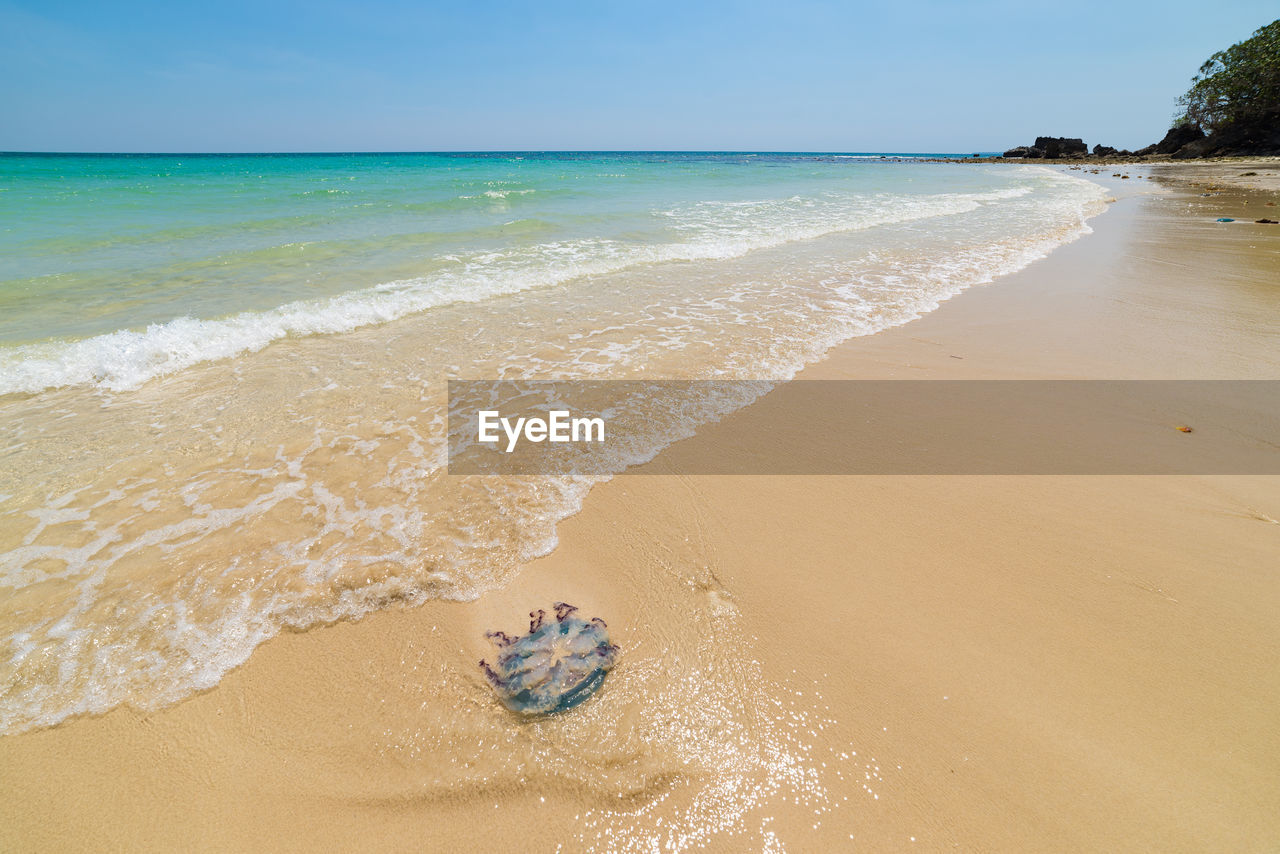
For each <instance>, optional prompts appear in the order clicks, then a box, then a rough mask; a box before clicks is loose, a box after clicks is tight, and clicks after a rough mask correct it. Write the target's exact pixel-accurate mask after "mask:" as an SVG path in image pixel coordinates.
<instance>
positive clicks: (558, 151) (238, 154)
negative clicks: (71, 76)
mask: <svg viewBox="0 0 1280 854" xmlns="http://www.w3.org/2000/svg"><path fill="white" fill-rule="evenodd" d="M965 151H967V152H971V153H973V154H999V153H1000V152H999V151H995V150H991V151H973V149H962V150H956V151H839V150H834V149H832V150H825V151H824V150H818V149H813V150H804V149H763V148H475V149H463V148H456V149H454V148H431V149H421V150H413V149H394V150H385V151H384V150H378V149H361V150H333V151H283V150H281V151H70V150H68V151H23V150H18V149H14V150H0V156H13V155H21V156H28V157H29V156H40V157H243V156H250V157H259V156H290V155H293V156H297V155H350V154H380V155H390V154H395V155H400V154H827V155H846V156H895V155H896V156H903V155H909V156H929V155H938V154H946V155H952V154H962V152H965ZM965 156H968V155H965Z"/></svg>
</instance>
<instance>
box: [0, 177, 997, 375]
mask: <svg viewBox="0 0 1280 854" xmlns="http://www.w3.org/2000/svg"><path fill="white" fill-rule="evenodd" d="M880 157H881V156H880V155H787V154H719V155H717V154H675V153H637V154H610V153H602V154H535V153H529V154H385V155H384V154H350V155H346V154H336V155H245V156H240V155H181V156H178V155H111V156H99V155H85V156H78V155H65V156H64V155H58V156H49V155H4V156H0V223H3V227H2V228H0V259H3V260H2V261H0V347H5V348H7V350H6V352H7V354H8V364H10V365H12V364H14V363H15V361H21V360H22V359H25V358H29V357H37V356H39V357H50V356H52V357H53V358H55V359H57V360H59V361H61V362H63V363H64V368H63V369H62V370H56V369H53V368H48V369H44V370H40V371H37V372H36V374H37V375H33V376H27V377H26V378H25V379H24V380H23V381H22V382H21V383H19V384H17V386H16V387H15V385H14V383H12V382H11V383H10V384H9V385H8V386H7V387H6V386H5V385H4V384H3V383H0V391H4V390H27V391H34V390H37V386H47V385H63V384H67V383H80V382H91V381H106V382H108V383H114V384H115V385H117V386H120V385H133V384H136V383H137V382H139V381H141V380H143V379H145V378H146V377H148V376H150V375H151V373H149V372H147V371H141V372H137V373H136V374H135V373H131V372H129V371H128V369H127V367H124V366H121V365H120V364H119V357H120V353H118V352H109V351H112V350H113V345H118V346H115V347H114V349H115V350H118V349H119V347H120V346H126V343H127V346H128V347H129V348H130V349H131V350H137V348H138V347H142V348H143V349H148V344H147V342H139V341H137V340H134V339H133V338H132V337H131V338H130V339H129V340H128V341H127V342H125V341H115V342H106V341H101V342H99V344H101V345H102V346H101V347H97V348H96V349H97V352H96V353H92V354H91V353H89V352H87V348H85V347H81V348H79V349H78V350H77V351H74V352H71V351H67V350H65V349H58V348H57V347H56V346H55V347H50V346H45V347H43V348H41V349H36V350H33V349H31V348H27V349H24V350H22V351H15V350H14V348H15V347H18V346H21V345H31V344H36V343H40V342H43V343H45V344H46V345H48V344H50V343H55V344H56V343H57V342H68V341H75V340H84V339H92V338H94V337H95V336H104V335H108V334H109V333H112V332H117V331H121V330H129V331H133V332H139V333H141V332H144V331H145V330H146V329H147V328H148V327H153V328H155V327H160V326H162V325H164V324H166V323H170V322H172V321H174V320H175V319H178V318H191V319H195V320H201V321H203V320H213V319H218V318H228V317H233V316H236V315H239V314H242V313H244V312H267V311H271V310H273V309H278V308H280V307H281V306H287V305H296V304H299V303H301V304H306V310H305V311H304V312H303V314H305V315H307V316H305V317H304V316H301V315H298V316H294V317H292V318H290V319H289V320H288V321H286V322H284V323H283V324H280V325H278V328H275V329H272V330H270V331H266V330H258V332H257V334H248V332H247V330H241V333H242V334H240V335H239V336H237V340H236V341H229V340H224V339H223V336H220V335H215V336H213V337H214V338H217V339H219V340H218V341H217V342H216V343H213V342H210V343H209V348H208V352H207V355H208V356H209V357H211V358H217V357H223V356H227V355H233V354H234V353H236V352H240V351H243V350H246V349H250V350H251V349H256V348H258V347H261V346H263V345H264V344H265V343H266V342H267V341H268V340H273V339H274V338H276V337H280V336H283V335H291V334H292V335H298V334H308V333H311V332H317V331H343V330H346V329H349V328H354V327H357V326H361V325H367V324H368V323H371V322H377V321H380V320H386V319H388V318H391V317H396V316H402V315H403V314H405V313H410V312H413V311H417V310H422V309H425V308H429V307H431V306H433V305H437V304H441V303H444V302H450V301H454V300H456V299H470V298H475V299H479V298H483V297H484V296H485V295H489V294H498V293H508V292H511V291H518V290H522V289H525V288H528V287H537V286H543V285H548V284H554V283H556V282H561V281H564V280H566V279H569V278H573V277H574V276H577V275H580V274H583V273H598V272H601V271H603V270H606V269H615V268H619V267H626V266H629V265H632V264H636V263H646V262H649V261H655V260H669V259H676V258H682V257H683V258H689V259H695V260H696V259H702V258H712V257H721V256H729V255H733V254H737V253H740V252H743V251H749V250H750V249H753V248H760V247H765V246H772V245H776V244H778V243H781V242H786V241H792V240H797V239H805V238H811V237H814V236H818V235H820V234H822V233H826V232H829V231H839V230H841V229H852V228H858V227H862V226H864V225H866V224H867V223H869V222H871V221H872V220H874V219H876V218H877V216H878V215H879V213H881V211H878V210H877V208H878V206H881V205H894V204H898V205H901V204H903V203H909V202H911V201H912V200H913V199H914V200H917V201H918V200H921V199H925V198H928V197H937V196H939V195H942V194H963V193H981V192H983V191H986V190H990V189H992V187H993V186H996V187H1008V186H1012V185H1013V184H1014V183H1015V182H1011V181H1007V180H993V175H992V174H991V173H990V172H989V171H983V170H961V169H945V168H940V167H939V166H937V165H932V164H929V165H921V164H912V163H902V162H882V161H881V159H880ZM379 288H380V289H382V291H381V292H380V293H379V292H377V291H374V290H371V289H379ZM359 292H366V296H367V297H368V299H365V300H361V303H362V304H361V305H359V306H352V305H345V306H343V307H342V308H341V309H340V310H339V311H338V312H337V313H336V314H335V313H334V312H333V311H331V310H328V309H330V308H331V306H327V305H326V304H325V303H324V300H326V299H330V298H333V297H335V296H337V295H340V294H354V293H359ZM155 334H156V335H159V334H160V331H159V330H156V331H155ZM169 337H170V338H172V336H169ZM165 346H167V347H169V348H170V349H171V348H172V343H171V342H170V344H167V345H165ZM151 349H154V348H151ZM199 356H200V354H198V353H195V352H188V353H187V354H186V355H185V356H184V357H183V358H181V359H177V360H171V361H174V364H173V365H170V367H181V366H182V365H185V364H186V363H188V362H190V361H191V360H192V359H197V360H198V358H199ZM139 358H143V357H141V356H140V357H139ZM145 358H146V359H148V360H149V363H150V362H154V360H155V359H156V358H157V356H156V354H155V353H153V352H149V355H147V356H146V357H145ZM73 362H74V363H75V366H73V365H72V363H73ZM108 362H110V363H111V364H112V365H114V368H109V367H107V363H108ZM178 363H181V364H178ZM4 364H5V363H4V362H0V369H2V368H3V367H4ZM113 370H114V371H115V373H114V374H113V373H112V371H113Z"/></svg>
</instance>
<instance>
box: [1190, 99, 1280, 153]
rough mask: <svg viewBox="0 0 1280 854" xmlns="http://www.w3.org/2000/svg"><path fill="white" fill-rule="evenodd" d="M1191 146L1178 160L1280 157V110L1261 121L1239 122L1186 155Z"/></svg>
mask: <svg viewBox="0 0 1280 854" xmlns="http://www.w3.org/2000/svg"><path fill="white" fill-rule="evenodd" d="M1187 147H1189V146H1184V147H1183V148H1180V149H1178V152H1177V153H1176V154H1174V157H1178V158H1182V157H1184V156H1185V157H1227V156H1233V155H1235V156H1245V157H1257V156H1266V155H1273V154H1280V109H1277V110H1273V111H1272V112H1271V113H1270V114H1269V115H1267V116H1264V117H1263V118H1261V119H1258V120H1257V121H1251V122H1236V123H1234V124H1230V125H1227V126H1226V127H1224V128H1221V129H1219V130H1216V131H1214V132H1213V133H1212V134H1210V135H1209V137H1208V138H1207V139H1206V140H1205V141H1204V145H1203V146H1198V147H1197V148H1195V149H1192V151H1198V152H1200V153H1192V152H1191V151H1188V153H1187V154H1185V155H1184V154H1183V153H1182V152H1183V150H1184V149H1186V148H1187Z"/></svg>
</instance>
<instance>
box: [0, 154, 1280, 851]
mask: <svg viewBox="0 0 1280 854" xmlns="http://www.w3.org/2000/svg"><path fill="white" fill-rule="evenodd" d="M957 168H963V167H957ZM1180 168H1181V167H1180V166H1175V165H1170V166H1160V167H1151V168H1150V169H1148V170H1147V173H1144V174H1152V175H1163V176H1164V177H1163V178H1161V179H1159V180H1152V179H1151V178H1144V179H1142V180H1131V181H1128V182H1125V183H1124V185H1120V182H1119V181H1116V182H1115V184H1116V185H1117V187H1118V188H1120V189H1122V190H1123V191H1124V192H1123V193H1122V192H1119V191H1118V198H1119V201H1117V202H1116V203H1115V204H1114V205H1113V206H1112V207H1111V209H1110V210H1109V211H1108V212H1107V213H1105V214H1103V215H1102V216H1100V217H1098V218H1097V219H1095V220H1094V221H1093V223H1092V224H1093V227H1094V229H1095V233H1094V234H1092V235H1090V236H1087V237H1085V238H1083V239H1081V240H1079V241H1077V242H1076V243H1073V244H1071V245H1069V246H1067V247H1065V248H1063V249H1060V250H1059V251H1057V252H1056V253H1054V254H1053V255H1052V256H1051V257H1050V258H1048V259H1046V260H1045V261H1042V262H1039V263H1036V264H1034V265H1032V266H1031V267H1030V268H1028V269H1027V270H1025V271H1023V272H1022V273H1019V274H1016V275H1014V276H1011V277H1008V278H1006V279H1002V280H1000V281H999V282H997V283H996V284H994V285H991V286H989V287H985V288H980V289H975V290H972V291H969V292H967V293H965V294H963V295H961V296H960V297H957V298H956V299H954V300H953V301H951V302H950V303H948V304H947V305H945V306H943V307H942V308H941V309H940V310H939V311H937V312H935V313H933V314H931V315H929V316H927V317H924V318H922V319H920V320H918V321H916V322H914V323H911V324H909V325H907V326H905V327H901V328H899V329H896V330H891V331H888V332H885V333H881V334H879V335H875V336H873V337H870V338H865V339H859V340H855V341H852V342H850V343H848V344H846V345H844V346H842V347H840V348H838V349H837V350H836V351H834V352H833V353H832V354H831V355H830V357H829V358H828V359H827V360H826V361H824V362H822V363H820V364H818V365H815V366H813V367H812V368H811V369H809V370H808V371H806V372H805V374H804V376H805V377H806V378H954V379H964V378H1006V377H1010V378H1011V377H1017V378H1186V377H1199V378H1271V379H1275V378H1280V346H1277V341H1280V226H1265V225H1254V224H1253V223H1252V222H1251V221H1250V222H1248V223H1239V224H1231V225H1219V224H1217V223H1214V222H1213V219H1214V218H1215V217H1217V216H1221V215H1227V216H1235V217H1237V218H1238V219H1246V218H1247V219H1249V220H1252V219H1254V218H1257V217H1261V216H1264V215H1266V213H1269V212H1274V211H1276V210H1277V209H1276V208H1270V207H1265V202H1266V201H1268V200H1270V201H1280V196H1277V195H1275V194H1274V192H1273V193H1272V194H1270V195H1266V194H1265V193H1263V192H1261V191H1256V190H1255V191H1252V192H1249V193H1246V192H1244V191H1231V192H1223V193H1221V194H1219V195H1215V196H1207V197H1206V196H1199V195H1197V194H1196V193H1197V191H1198V190H1197V189H1192V190H1187V189H1186V188H1185V187H1181V188H1180V186H1179V184H1178V182H1177V181H1176V180H1174V177H1173V176H1176V174H1177V172H1176V170H1178V169H1180ZM1224 168H1226V169H1229V170H1230V169H1234V168H1235V165H1234V164H1229V165H1227V166H1225V167H1224ZM1237 171H1244V170H1237ZM1276 171H1280V170H1276ZM1202 179H1206V180H1214V178H1213V176H1212V175H1210V176H1207V177H1206V176H1202V175H1197V177H1196V179H1195V180H1197V181H1201V180H1202ZM1219 183H1221V184H1224V185H1225V181H1219ZM1148 184H1151V185H1153V186H1158V187H1159V188H1160V192H1157V193H1154V194H1147V193H1145V192H1144V191H1145V190H1146V189H1148V187H1147V185H1148ZM1130 185H1142V186H1140V187H1139V186H1130ZM1126 193H1127V195H1126ZM1255 214H1256V216H1255ZM1271 218H1280V217H1276V216H1272V217H1271ZM768 409H769V398H767V397H766V398H765V399H764V400H762V401H761V402H760V403H758V404H756V405H755V406H753V407H750V408H748V409H747V410H744V411H743V412H741V413H738V414H737V415H735V416H732V417H730V418H727V419H725V421H724V422H722V423H721V424H719V425H714V426H712V427H710V428H708V429H706V430H704V431H702V432H700V433H699V435H698V436H697V437H695V438H694V439H692V440H689V443H699V442H709V443H714V442H722V441H742V440H743V439H742V437H743V436H753V435H754V436H759V435H761V434H760V431H759V430H758V429H757V428H758V427H760V425H761V424H763V425H764V426H765V427H766V428H767V424H768ZM992 417H997V414H995V413H993V414H992ZM833 426H835V425H833ZM764 432H766V433H767V429H766V430H765V431H764ZM669 465H670V463H669V460H668V459H667V457H664V456H660V457H659V458H658V459H656V460H655V461H653V462H652V463H650V464H649V465H648V466H646V467H645V469H646V470H647V471H649V472H651V473H654V474H657V475H662V473H663V472H664V471H669V470H670V469H669ZM1277 520H1280V478H1276V477H1248V476H1236V477H1222V476H1216V477H1215V476H1205V477H1189V476H1188V477H1181V476H1179V477H1118V476H1104V477H1075V478H1071V477H1048V476H1040V477H956V476H950V477H945V476H917V477H905V476H880V477H837V476H825V477H824V476H812V477H785V476H772V477H770V476H760V477H747V476H739V477H690V476H684V475H679V474H666V475H665V476H649V477H644V476H626V477H619V478H616V479H615V480H613V481H611V482H609V483H607V484H604V485H602V486H600V487H597V488H596V489H595V490H594V491H593V492H592V494H591V496H590V498H589V499H588V501H587V504H586V507H585V509H584V511H583V512H582V513H580V514H579V515H578V516H576V517H574V518H572V519H570V520H568V521H566V522H565V523H563V524H562V525H561V529H560V535H561V543H560V546H559V548H558V549H557V550H556V551H555V552H553V553H552V554H551V555H549V556H547V557H546V558H543V559H541V560H538V561H535V562H534V563H532V564H530V565H529V566H527V567H525V568H524V570H523V571H522V572H521V573H520V575H519V577H518V578H517V580H516V581H515V582H514V583H513V584H511V585H510V586H509V587H508V588H506V589H504V590H502V591H499V592H497V593H495V594H492V595H489V596H486V597H485V598H483V599H482V600H480V601H479V602H475V603H466V604H449V603H433V604H429V605H427V606H424V607H421V608H417V609H413V610H395V609H393V610H389V611H386V612H383V613H380V614H378V615H376V616H374V617H371V618H368V619H366V620H364V621H362V622H360V623H354V624H353V623H344V624H339V625H335V626H332V627H329V628H325V629H320V630H313V631H310V632H306V633H303V634H286V635H284V636H281V637H279V638H277V639H275V640H273V641H271V642H269V643H267V644H265V645H264V646H263V647H262V648H260V649H259V650H258V652H257V653H256V654H255V655H254V657H253V658H252V659H251V660H250V661H249V663H248V664H247V665H245V666H244V667H242V668H240V669H239V670H237V671H236V672H234V673H232V674H231V675H229V676H228V677H227V678H226V679H224V681H223V682H222V683H221V684H220V685H219V686H218V687H217V688H215V689H213V690H211V691H209V692H206V693H204V694H202V695H199V696H197V697H194V698H192V699H190V700H188V701H186V702H183V703H181V704H179V705H178V706H176V707H173V708H171V709H168V710H164V711H161V712H157V713H152V714H146V715H143V714H139V713H136V712H134V711H131V710H128V709H120V710H117V711H115V712H112V713H110V714H108V715H106V716H103V717H101V718H95V719H83V720H77V721H72V722H69V723H67V724H64V725H62V726H59V727H56V728H54V729H51V730H44V731H37V732H31V733H27V734H23V735H17V736H9V737H6V738H3V739H0V787H2V789H3V791H4V797H3V799H0V804H2V805H0V849H2V850H6V851H10V850H11V851H101V850H131V851H144V850H148V851H150V850H154V851H172V850H244V851H263V850H270V851H283V850H371V851H372V850H377V851H387V850H414V851H421V850H442V849H445V848H446V847H448V848H452V849H456V850H495V851H553V850H557V848H558V846H562V847H563V850H580V849H589V848H595V849H599V850H632V849H634V850H662V849H670V848H677V847H681V846H685V847H697V848H703V847H705V848H707V849H709V850H725V851H738V850H762V849H764V850H774V849H779V848H782V847H784V846H785V848H786V849H788V850H793V851H830V850H845V849H856V850H867V851H886V850H921V851H936V850H944V849H945V850H963V851H1086V850H1087V851H1138V850H1158V851H1209V850H1212V851H1241V852H1242V851H1274V850H1276V848H1277V845H1278V844H1280V727H1277V725H1276V724H1277V721H1278V718H1277V709H1280V631H1277V628H1276V627H1277V619H1276V618H1277V613H1276V612H1277V605H1278V604H1280V575H1278V574H1277V572H1276V570H1277V567H1278V566H1280V561H1278V560H1277V558H1278V557H1280V523H1278V522H1277ZM556 599H565V600H568V601H571V602H573V603H574V604H577V605H579V606H582V608H583V609H584V611H587V612H588V613H590V614H599V615H600V616H603V617H606V618H607V619H608V620H609V622H610V625H611V627H612V629H613V632H614V639H615V640H616V641H617V642H618V643H619V644H620V645H621V646H622V650H623V652H622V659H621V661H620V664H619V666H618V668H617V670H615V672H614V673H613V674H611V675H610V677H609V679H608V680H607V681H606V686H605V689H604V690H603V691H602V692H601V693H600V694H599V695H598V696H597V697H595V698H593V699H592V700H591V701H590V702H588V703H587V704H585V705H584V706H583V707H581V708H580V709H579V710H578V711H575V712H574V713H573V714H572V715H569V716H564V717H563V718H561V719H559V720H552V721H548V722H542V723H538V724H518V723H516V722H515V721H514V720H512V719H510V718H509V717H506V716H505V715H504V713H499V712H495V711H494V708H493V707H494V706H495V705H496V704H495V703H494V702H493V700H492V698H491V696H489V694H488V692H487V689H486V688H485V686H484V685H483V683H482V682H481V680H480V679H479V676H478V672H477V671H476V669H475V660H476V659H478V658H479V657H480V656H481V655H483V654H484V652H485V648H484V643H483V641H482V640H481V637H480V635H481V633H482V631H483V629H485V628H487V627H503V628H510V629H514V628H518V626H517V625H516V622H518V621H516V620H515V619H514V617H518V616H519V615H521V614H523V612H524V611H526V610H527V609H528V608H529V607H530V606H539V605H542V606H545V604H548V603H550V602H551V601H554V600H556Z"/></svg>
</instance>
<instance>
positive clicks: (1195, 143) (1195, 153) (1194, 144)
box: [1173, 136, 1215, 160]
mask: <svg viewBox="0 0 1280 854" xmlns="http://www.w3.org/2000/svg"><path fill="white" fill-rule="evenodd" d="M1214 147H1215V146H1214V144H1213V141H1212V140H1210V139H1206V138H1205V137H1203V136H1202V137H1200V138H1199V139H1193V140H1192V141H1191V142H1188V143H1187V144H1186V145H1184V146H1182V147H1181V148H1179V149H1178V150H1177V151H1175V152H1174V153H1173V159H1174V160H1188V159H1190V158H1192V157H1207V156H1208V155H1209V154H1210V153H1212V152H1213V150H1214Z"/></svg>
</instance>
